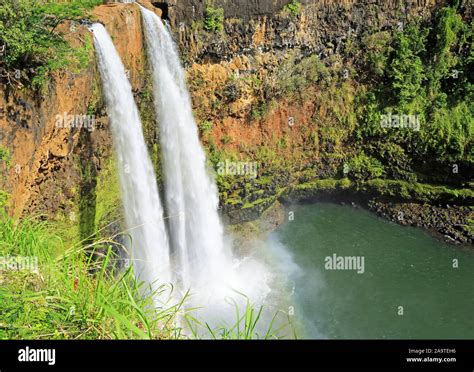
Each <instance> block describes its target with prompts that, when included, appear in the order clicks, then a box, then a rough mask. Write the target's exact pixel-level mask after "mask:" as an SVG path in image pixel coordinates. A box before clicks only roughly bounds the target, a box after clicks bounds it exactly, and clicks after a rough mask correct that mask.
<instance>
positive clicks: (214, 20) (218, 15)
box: [204, 6, 224, 32]
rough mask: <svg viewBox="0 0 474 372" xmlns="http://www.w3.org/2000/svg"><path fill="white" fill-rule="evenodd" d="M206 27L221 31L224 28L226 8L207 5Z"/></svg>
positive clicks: (213, 30) (206, 28)
mask: <svg viewBox="0 0 474 372" xmlns="http://www.w3.org/2000/svg"><path fill="white" fill-rule="evenodd" d="M204 29H205V30H206V31H211V32H221V31H222V30H223V29H224V9H223V8H213V7H212V6H208V7H206V10H205V12H204Z"/></svg>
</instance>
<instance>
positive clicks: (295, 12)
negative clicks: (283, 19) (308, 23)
mask: <svg viewBox="0 0 474 372" xmlns="http://www.w3.org/2000/svg"><path fill="white" fill-rule="evenodd" d="M283 10H284V11H285V12H286V13H289V14H290V15H291V16H292V17H298V16H299V15H300V13H301V3H300V2H299V1H297V0H292V1H291V2H290V3H288V4H286V5H285V6H284V8H283Z"/></svg>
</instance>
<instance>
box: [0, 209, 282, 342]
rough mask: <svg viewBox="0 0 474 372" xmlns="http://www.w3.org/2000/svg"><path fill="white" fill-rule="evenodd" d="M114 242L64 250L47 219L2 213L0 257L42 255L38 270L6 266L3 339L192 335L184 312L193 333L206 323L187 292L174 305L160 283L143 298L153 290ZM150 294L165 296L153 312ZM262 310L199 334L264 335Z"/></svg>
mask: <svg viewBox="0 0 474 372" xmlns="http://www.w3.org/2000/svg"><path fill="white" fill-rule="evenodd" d="M95 235H100V234H95ZM58 242H59V243H60V244H63V250H62V254H61V255H59V256H55V255H54V254H53V251H52V250H51V246H52V245H55V244H57V243H58ZM114 244H117V243H116V242H115V241H113V240H112V239H102V240H98V241H96V242H94V243H92V244H89V245H86V246H83V242H80V243H79V244H75V245H73V246H71V247H70V248H68V249H64V248H65V247H64V243H63V241H62V239H61V238H59V237H58V236H56V235H54V233H52V232H51V226H50V225H49V224H47V223H46V222H41V221H38V220H36V219H33V218H26V219H24V220H22V221H14V220H12V219H11V218H10V217H8V216H7V215H6V213H5V212H4V211H2V212H0V257H1V258H9V257H33V258H34V257H36V258H37V263H38V265H37V267H36V268H35V267H33V268H32V269H33V270H26V269H25V270H20V269H16V270H12V269H10V268H8V267H6V266H0V282H1V284H2V285H1V286H0V314H2V317H1V319H0V339H30V340H31V339H34V340H38V339H182V338H187V337H189V336H188V335H185V333H184V332H183V329H182V328H180V327H178V326H177V325H176V322H175V320H176V317H177V316H178V315H179V316H183V317H184V319H186V321H187V322H188V323H189V328H190V329H191V330H193V329H196V328H197V327H198V325H199V324H201V323H200V322H199V321H198V320H195V319H194V318H193V317H192V315H191V311H192V309H190V310H185V309H184V304H185V302H186V300H187V297H188V294H186V295H185V296H184V297H183V298H182V299H181V300H174V301H172V300H171V299H168V298H170V294H171V292H172V289H171V288H170V287H169V286H168V285H162V286H159V288H158V289H156V290H155V291H152V292H151V293H150V294H149V295H148V296H143V293H144V292H145V291H148V289H147V288H145V286H144V284H143V283H140V282H138V281H137V280H136V279H135V275H134V273H133V269H132V267H131V266H130V267H129V268H125V269H120V263H121V262H123V260H121V259H120V257H118V256H117V255H116V253H114V250H113V249H112V248H111V246H112V245H114ZM152 295H157V296H160V299H162V301H163V306H162V307H160V308H156V307H155V305H154V303H153V300H152ZM167 299H168V300H167ZM237 311H238V309H237ZM261 311H262V310H261V309H259V310H258V311H257V312H256V311H255V309H254V307H253V306H252V305H250V304H247V308H246V309H245V311H244V314H243V316H242V315H241V314H237V318H236V319H237V320H236V323H235V325H232V326H230V327H228V328H226V327H218V329H216V330H211V329H210V328H205V329H204V331H205V333H200V334H199V337H205V338H217V337H219V338H247V339H248V338H260V335H259V334H258V332H257V327H256V326H257V323H259V322H261V319H260V315H261ZM242 322H243V323H242ZM206 324H207V323H206ZM241 325H243V328H242V329H241V328H240V327H241ZM272 327H273V322H272V323H271V324H270V325H269V328H268V331H266V333H265V334H264V335H263V336H264V337H265V338H275V337H277V336H276V334H277V333H276V332H278V331H279V330H277V329H273V328H272ZM192 336H193V335H192V334H191V337H192ZM196 337H198V336H197V335H196Z"/></svg>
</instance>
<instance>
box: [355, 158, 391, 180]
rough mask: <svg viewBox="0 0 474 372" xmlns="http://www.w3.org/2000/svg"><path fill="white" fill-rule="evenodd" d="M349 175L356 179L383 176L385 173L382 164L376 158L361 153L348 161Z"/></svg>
mask: <svg viewBox="0 0 474 372" xmlns="http://www.w3.org/2000/svg"><path fill="white" fill-rule="evenodd" d="M348 166H349V175H350V176H351V177H352V178H354V179H356V180H367V179H372V178H378V177H381V176H382V175H383V174H384V168H383V166H382V164H381V163H380V162H379V161H378V160H377V159H375V158H372V157H369V156H367V155H365V154H364V153H361V154H359V155H357V156H355V157H353V158H352V159H350V160H349V162H348Z"/></svg>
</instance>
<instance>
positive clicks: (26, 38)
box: [0, 0, 102, 86]
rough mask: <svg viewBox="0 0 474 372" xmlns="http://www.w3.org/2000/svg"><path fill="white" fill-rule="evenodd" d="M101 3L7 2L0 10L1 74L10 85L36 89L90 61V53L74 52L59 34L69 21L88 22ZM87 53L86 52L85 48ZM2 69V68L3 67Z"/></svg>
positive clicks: (88, 0)
mask: <svg viewBox="0 0 474 372" xmlns="http://www.w3.org/2000/svg"><path fill="white" fill-rule="evenodd" d="M101 3H102V1H101V0H66V1H62V2H61V3H58V2H56V1H53V0H5V1H4V2H3V3H2V5H1V6H0V51H2V53H0V70H3V71H2V76H3V79H5V80H6V81H7V82H9V83H13V82H16V83H22V82H27V83H31V84H33V85H36V86H40V85H42V83H44V79H45V77H46V76H47V75H48V74H49V73H51V72H52V71H54V70H57V69H59V68H64V67H68V66H69V67H71V65H72V66H74V65H81V64H84V63H87V62H88V61H89V54H88V53H87V50H86V51H85V50H83V49H81V48H72V47H71V46H70V45H69V43H68V42H67V41H66V40H65V39H64V38H63V36H62V35H61V33H59V32H58V30H57V27H58V25H59V24H60V23H61V22H63V21H66V20H69V21H78V20H81V19H84V18H87V17H88V15H87V10H88V9H91V8H93V7H94V6H96V5H99V4H101ZM86 49H87V48H86ZM2 65H3V66H2Z"/></svg>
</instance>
